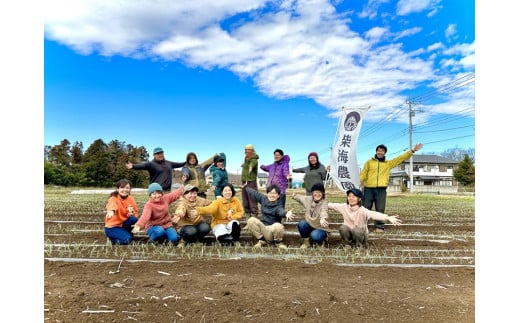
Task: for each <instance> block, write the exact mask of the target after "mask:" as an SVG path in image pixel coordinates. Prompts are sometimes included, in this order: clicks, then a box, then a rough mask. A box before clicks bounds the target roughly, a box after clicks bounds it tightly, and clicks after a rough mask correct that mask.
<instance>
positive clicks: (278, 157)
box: [260, 148, 291, 207]
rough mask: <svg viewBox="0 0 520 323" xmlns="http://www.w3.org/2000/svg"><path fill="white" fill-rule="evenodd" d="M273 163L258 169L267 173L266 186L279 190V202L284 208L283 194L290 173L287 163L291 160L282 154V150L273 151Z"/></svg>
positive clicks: (284, 197)
mask: <svg viewBox="0 0 520 323" xmlns="http://www.w3.org/2000/svg"><path fill="white" fill-rule="evenodd" d="M273 154H274V162H273V163H272V164H269V165H263V164H262V165H260V169H261V170H263V171H264V172H267V173H268V176H267V183H266V185H267V186H270V185H273V184H274V185H276V186H278V187H279V188H280V202H281V204H282V206H283V207H285V200H286V196H285V192H286V190H287V183H288V182H289V180H290V179H291V171H290V170H289V162H290V161H291V158H290V157H289V155H286V154H284V152H283V150H281V149H279V148H278V149H275V150H274V152H273Z"/></svg>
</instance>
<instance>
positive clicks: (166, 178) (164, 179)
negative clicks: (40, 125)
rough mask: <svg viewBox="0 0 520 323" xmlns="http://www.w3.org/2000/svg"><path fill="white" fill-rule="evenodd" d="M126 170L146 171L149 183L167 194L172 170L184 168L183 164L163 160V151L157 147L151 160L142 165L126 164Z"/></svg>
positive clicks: (170, 186)
mask: <svg viewBox="0 0 520 323" xmlns="http://www.w3.org/2000/svg"><path fill="white" fill-rule="evenodd" d="M125 166H126V168H127V169H135V170H146V171H148V175H149V176H150V183H158V184H159V185H161V187H162V189H163V192H166V193H167V192H169V191H170V190H171V188H172V177H173V172H172V170H173V169H175V168H180V167H182V166H184V163H178V162H172V161H169V160H166V159H165V158H164V150H163V149H162V148H161V147H157V148H155V149H154V150H153V160H152V161H148V162H146V163H142V164H133V163H131V162H130V161H127V162H126V165H125Z"/></svg>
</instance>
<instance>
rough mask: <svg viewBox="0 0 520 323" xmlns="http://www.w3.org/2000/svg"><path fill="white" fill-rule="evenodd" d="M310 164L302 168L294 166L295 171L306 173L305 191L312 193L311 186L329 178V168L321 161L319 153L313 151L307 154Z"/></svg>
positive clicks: (308, 193) (304, 179) (304, 178)
mask: <svg viewBox="0 0 520 323" xmlns="http://www.w3.org/2000/svg"><path fill="white" fill-rule="evenodd" d="M307 161H308V163H309V165H307V166H305V167H300V168H293V170H292V172H293V173H304V174H305V175H304V177H303V181H304V183H305V193H306V194H307V195H309V196H310V195H312V190H311V188H312V187H313V186H314V184H318V183H322V184H323V182H324V181H325V179H326V178H327V169H326V168H325V166H323V164H322V163H320V159H319V157H318V153H316V152H314V151H312V152H310V153H309V155H308V156H307Z"/></svg>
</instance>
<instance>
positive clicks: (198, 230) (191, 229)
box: [179, 222, 211, 243]
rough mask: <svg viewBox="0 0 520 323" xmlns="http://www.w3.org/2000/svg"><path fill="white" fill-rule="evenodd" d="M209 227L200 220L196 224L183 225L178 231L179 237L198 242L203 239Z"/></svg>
mask: <svg viewBox="0 0 520 323" xmlns="http://www.w3.org/2000/svg"><path fill="white" fill-rule="evenodd" d="M210 230H211V227H210V226H209V224H207V223H206V222H201V223H199V224H197V225H184V226H183V227H182V228H181V230H180V231H179V233H180V235H181V238H182V239H183V240H184V241H186V242H188V243H193V242H196V241H197V240H198V241H200V242H203V241H204V237H205V236H206V235H207V234H208V233H209V231H210Z"/></svg>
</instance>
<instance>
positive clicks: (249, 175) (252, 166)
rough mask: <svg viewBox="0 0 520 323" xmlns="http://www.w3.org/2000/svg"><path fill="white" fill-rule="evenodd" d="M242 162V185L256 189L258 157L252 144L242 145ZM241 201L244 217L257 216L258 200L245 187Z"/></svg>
mask: <svg viewBox="0 0 520 323" xmlns="http://www.w3.org/2000/svg"><path fill="white" fill-rule="evenodd" d="M244 155H245V156H244V162H243V163H242V165H240V166H241V167H242V174H241V176H240V177H241V180H242V186H243V187H250V188H251V189H253V190H255V191H258V184H257V182H256V180H257V177H258V159H259V158H260V157H259V156H258V154H257V153H256V152H255V147H254V146H253V145H252V144H247V145H246V146H245V147H244ZM242 203H243V205H244V210H245V212H246V217H248V218H249V217H250V216H254V217H257V216H258V202H257V201H256V200H255V199H253V198H252V197H251V195H249V194H247V193H246V190H245V189H242Z"/></svg>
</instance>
